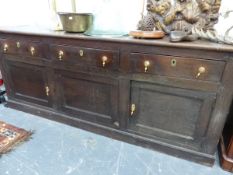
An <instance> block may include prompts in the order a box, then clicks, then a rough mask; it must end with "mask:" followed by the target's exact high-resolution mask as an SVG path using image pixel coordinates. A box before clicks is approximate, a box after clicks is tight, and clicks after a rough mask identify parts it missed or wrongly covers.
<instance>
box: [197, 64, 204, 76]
mask: <svg viewBox="0 0 233 175" xmlns="http://www.w3.org/2000/svg"><path fill="white" fill-rule="evenodd" d="M205 72H206V68H205V67H203V66H201V67H199V68H198V73H197V75H196V78H198V77H200V76H201V74H203V73H205Z"/></svg>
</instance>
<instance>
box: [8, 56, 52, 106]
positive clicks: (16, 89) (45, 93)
mask: <svg viewBox="0 0 233 175" xmlns="http://www.w3.org/2000/svg"><path fill="white" fill-rule="evenodd" d="M5 65H6V70H7V74H8V75H7V79H8V87H9V92H8V95H9V97H13V98H16V99H20V100H24V101H27V102H31V103H36V104H39V105H43V106H51V104H50V94H51V91H50V87H49V84H48V78H47V75H46V68H45V67H43V66H39V65H30V64H26V63H20V62H15V61H9V60H6V61H5Z"/></svg>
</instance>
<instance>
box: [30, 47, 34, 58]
mask: <svg viewBox="0 0 233 175" xmlns="http://www.w3.org/2000/svg"><path fill="white" fill-rule="evenodd" d="M30 52H31V55H32V56H33V55H35V47H33V46H31V47H30Z"/></svg>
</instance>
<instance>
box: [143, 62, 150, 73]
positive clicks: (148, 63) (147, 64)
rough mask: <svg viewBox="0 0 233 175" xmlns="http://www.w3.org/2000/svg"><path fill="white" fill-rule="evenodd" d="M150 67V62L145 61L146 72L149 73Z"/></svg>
mask: <svg viewBox="0 0 233 175" xmlns="http://www.w3.org/2000/svg"><path fill="white" fill-rule="evenodd" d="M149 66H150V61H148V60H146V61H144V71H145V72H147V71H148V69H149Z"/></svg>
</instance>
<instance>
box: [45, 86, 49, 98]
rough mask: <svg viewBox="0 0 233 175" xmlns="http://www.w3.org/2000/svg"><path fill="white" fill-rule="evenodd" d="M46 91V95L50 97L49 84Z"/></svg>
mask: <svg viewBox="0 0 233 175" xmlns="http://www.w3.org/2000/svg"><path fill="white" fill-rule="evenodd" d="M45 93H46V96H47V97H48V96H49V87H48V86H46V87H45Z"/></svg>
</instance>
